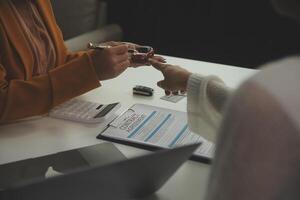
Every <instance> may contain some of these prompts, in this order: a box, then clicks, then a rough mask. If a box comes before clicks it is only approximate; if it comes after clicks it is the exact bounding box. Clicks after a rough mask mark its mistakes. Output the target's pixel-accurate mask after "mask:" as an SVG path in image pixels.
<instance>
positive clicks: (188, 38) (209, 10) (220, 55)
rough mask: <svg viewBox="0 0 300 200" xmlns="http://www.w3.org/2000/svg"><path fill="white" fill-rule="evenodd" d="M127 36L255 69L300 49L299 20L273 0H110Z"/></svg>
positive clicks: (113, 19) (162, 49)
mask: <svg viewBox="0 0 300 200" xmlns="http://www.w3.org/2000/svg"><path fill="white" fill-rule="evenodd" d="M107 3H108V13H109V16H108V20H109V22H110V23H118V24H120V25H121V26H122V28H123V30H124V34H125V38H124V41H133V42H136V43H139V44H145V45H151V46H153V47H154V48H155V49H156V52H157V53H160V54H165V55H172V56H178V57H186V58H192V59H197V60H203V61H210V62H216V63H223V64H230V65H237V66H242V67H249V68H256V67H257V66H259V65H261V64H263V63H265V62H268V61H270V60H273V59H278V58H281V57H284V56H286V55H290V54H297V53H298V52H300V41H299V38H300V37H299V36H300V24H298V22H296V21H293V20H290V19H288V18H286V17H283V16H280V15H278V14H277V13H276V12H275V11H274V10H273V8H272V6H271V3H270V1H269V0H248V1H245V0H244V1H243V0H185V1H176V0H122V1H120V0H107Z"/></svg>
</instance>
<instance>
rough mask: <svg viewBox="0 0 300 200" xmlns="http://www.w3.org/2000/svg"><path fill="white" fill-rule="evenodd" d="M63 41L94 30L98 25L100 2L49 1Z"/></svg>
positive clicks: (75, 0)
mask: <svg viewBox="0 0 300 200" xmlns="http://www.w3.org/2000/svg"><path fill="white" fill-rule="evenodd" d="M51 2H52V6H53V10H54V14H55V17H56V20H57V23H58V25H59V26H60V28H61V30H62V32H63V35H64V39H69V38H72V37H75V36H78V35H80V34H83V33H86V32H89V31H92V30H95V29H96V28H98V25H99V15H100V10H101V8H100V7H101V5H102V4H101V1H100V0H84V1H83V0H51Z"/></svg>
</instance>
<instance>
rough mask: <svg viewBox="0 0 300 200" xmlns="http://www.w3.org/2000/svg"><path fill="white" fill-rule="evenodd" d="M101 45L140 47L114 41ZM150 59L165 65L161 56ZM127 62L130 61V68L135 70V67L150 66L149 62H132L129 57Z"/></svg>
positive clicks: (164, 60)
mask: <svg viewBox="0 0 300 200" xmlns="http://www.w3.org/2000/svg"><path fill="white" fill-rule="evenodd" d="M101 45H104V46H112V47H115V46H120V45H126V46H127V47H128V49H137V48H138V47H141V45H138V44H134V43H131V42H115V41H110V42H105V43H101ZM152 59H153V60H156V61H158V62H161V63H166V59H164V58H163V57H162V56H153V57H152ZM129 60H130V67H135V68H137V67H141V66H145V65H148V66H149V65H151V64H150V63H149V62H144V63H137V62H133V61H132V60H131V58H130V57H129Z"/></svg>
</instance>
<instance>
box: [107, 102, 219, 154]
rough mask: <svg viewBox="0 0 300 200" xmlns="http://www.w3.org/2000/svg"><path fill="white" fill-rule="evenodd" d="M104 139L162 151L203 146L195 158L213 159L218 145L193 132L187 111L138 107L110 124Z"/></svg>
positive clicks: (133, 107) (140, 105) (142, 105)
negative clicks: (178, 147)
mask: <svg viewBox="0 0 300 200" xmlns="http://www.w3.org/2000/svg"><path fill="white" fill-rule="evenodd" d="M101 135H102V136H104V137H108V138H113V139H116V140H121V141H127V142H134V143H138V144H142V145H150V146H155V147H160V148H174V147H176V146H182V145H186V144H193V143H201V145H200V147H199V148H198V150H197V151H196V152H195V153H194V155H195V156H200V157H205V158H208V159H211V158H212V157H213V155H214V151H215V145H214V144H213V143H212V142H210V141H208V140H206V139H204V138H203V137H201V136H200V135H198V134H195V133H193V132H191V131H190V130H189V128H188V124H187V114H186V113H185V112H180V111H175V110H170V109H165V108H160V107H155V106H150V105H144V104H135V105H133V106H132V107H131V108H130V109H128V110H127V111H126V112H124V113H123V114H122V115H121V116H119V117H118V118H116V119H115V120H114V121H113V122H111V123H110V125H109V126H108V128H107V129H106V130H105V131H104V132H102V133H101Z"/></svg>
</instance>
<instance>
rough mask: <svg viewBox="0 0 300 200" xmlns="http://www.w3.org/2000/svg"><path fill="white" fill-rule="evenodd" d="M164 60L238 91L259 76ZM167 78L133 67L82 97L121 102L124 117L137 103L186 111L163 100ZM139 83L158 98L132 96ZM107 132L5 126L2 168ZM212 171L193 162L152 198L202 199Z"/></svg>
mask: <svg viewBox="0 0 300 200" xmlns="http://www.w3.org/2000/svg"><path fill="white" fill-rule="evenodd" d="M165 58H166V59H167V61H168V63H170V64H176V65H180V66H182V67H185V68H186V69H188V70H190V71H192V72H195V73H200V74H203V75H209V74H213V75H218V76H219V77H221V78H222V79H223V80H224V82H225V83H226V84H227V85H228V86H230V87H233V88H236V87H237V86H238V85H239V84H240V83H241V82H242V81H243V80H245V79H246V78H248V77H249V76H251V75H253V74H254V73H255V71H254V70H250V69H244V68H238V67H232V66H225V65H220V64H213V63H207V62H201V61H194V60H188V59H181V58H174V57H169V56H165ZM162 77H163V76H162V75H161V73H160V72H158V71H156V70H155V69H153V68H152V67H141V68H138V69H128V70H127V71H126V72H125V73H123V74H122V75H121V76H119V77H118V78H116V79H113V80H109V81H104V82H102V87H100V88H98V89H95V90H93V91H91V92H89V93H87V94H85V95H83V96H80V97H78V98H80V99H86V100H90V101H95V102H99V103H104V104H105V103H112V102H118V101H120V102H121V104H122V107H121V109H120V110H119V111H118V112H119V113H120V112H121V111H124V110H126V109H127V108H129V107H130V106H131V105H133V104H134V103H144V104H150V105H155V106H161V107H166V108H170V109H175V110H180V111H185V110H186V99H184V100H182V101H180V102H179V103H176V104H174V103H171V102H166V101H163V100H161V99H160V97H161V96H163V94H164V91H163V90H161V89H159V88H158V87H157V86H156V82H157V81H159V80H161V79H162ZM135 85H145V86H150V87H153V88H154V89H155V93H154V96H153V97H141V96H133V95H132V88H133V87H134V86H135ZM102 128H103V125H101V124H92V125H91V124H80V123H74V122H69V121H64V120H57V119H52V118H48V117H43V118H38V119H35V120H28V121H23V122H19V123H15V124H9V125H4V126H0V164H3V163H8V162H12V161H16V160H22V159H26V158H31V157H37V156H42V155H47V154H52V153H55V152H60V151H65V150H70V149H74V148H79V147H83V146H89V145H94V144H97V143H100V142H103V141H101V140H98V139H96V136H97V135H98V133H99V132H100V131H99V130H101V129H102ZM116 146H117V147H118V148H119V149H120V150H121V151H122V152H123V154H124V155H126V156H127V157H134V156H138V155H142V154H146V153H148V152H147V151H145V150H141V149H136V148H133V147H129V146H124V145H120V144H116ZM209 169H210V166H209V165H206V164H202V163H198V162H193V161H188V162H187V163H185V164H184V166H183V167H181V168H180V170H179V171H178V172H177V173H176V174H175V175H174V176H173V177H172V178H171V179H170V180H169V181H168V183H167V184H166V185H165V186H164V187H163V188H162V189H161V190H160V191H158V192H157V194H155V195H154V196H152V197H149V198H147V199H164V200H169V199H172V200H176V199H186V200H189V199H191V200H192V199H193V200H194V199H202V197H203V195H204V192H205V189H206V188H205V187H206V183H207V178H208V174H209Z"/></svg>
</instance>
